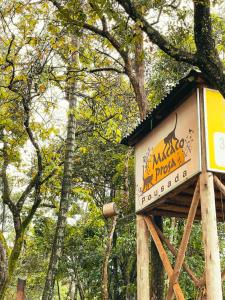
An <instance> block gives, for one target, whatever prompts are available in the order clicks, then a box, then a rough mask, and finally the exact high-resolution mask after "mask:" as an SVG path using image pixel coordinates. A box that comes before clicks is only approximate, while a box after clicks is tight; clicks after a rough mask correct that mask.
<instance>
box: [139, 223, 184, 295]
mask: <svg viewBox="0 0 225 300" xmlns="http://www.w3.org/2000/svg"><path fill="white" fill-rule="evenodd" d="M144 219H145V222H146V224H147V227H148V229H149V231H150V233H151V236H152V239H153V240H154V242H155V245H156V248H157V249H158V252H159V256H160V258H161V260H162V263H163V266H164V268H165V270H166V272H167V274H168V277H169V279H170V278H171V276H172V274H173V268H172V266H171V264H170V261H169V258H168V256H167V253H166V251H165V249H164V248H163V245H162V242H161V240H160V238H159V236H158V234H157V231H156V229H155V225H154V223H153V221H152V219H151V218H150V217H145V218H144ZM173 289H174V293H175V295H176V298H177V300H185V298H184V295H183V292H182V290H181V288H180V285H179V284H178V283H175V284H174V286H173Z"/></svg>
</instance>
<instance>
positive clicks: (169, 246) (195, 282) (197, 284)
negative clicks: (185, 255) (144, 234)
mask: <svg viewBox="0 0 225 300" xmlns="http://www.w3.org/2000/svg"><path fill="white" fill-rule="evenodd" d="M155 229H156V231H157V233H158V235H159V237H160V239H161V241H163V242H164V243H165V244H166V245H167V247H168V249H169V250H170V252H171V253H172V254H173V255H174V256H175V257H177V253H178V251H177V249H176V248H175V247H174V246H173V245H172V244H171V243H170V241H169V239H168V238H166V237H165V236H164V234H163V233H162V231H161V230H160V229H159V228H158V227H157V226H155ZM183 267H184V270H185V271H186V272H187V274H188V275H189V277H190V278H191V280H192V281H193V283H194V285H195V286H196V287H201V286H202V282H201V281H200V280H199V279H198V278H197V277H196V276H195V274H194V272H193V271H192V270H191V269H190V268H189V266H188V265H187V264H186V263H185V261H184V263H183Z"/></svg>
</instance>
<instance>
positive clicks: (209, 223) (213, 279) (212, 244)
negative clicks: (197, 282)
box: [200, 172, 222, 300]
mask: <svg viewBox="0 0 225 300" xmlns="http://www.w3.org/2000/svg"><path fill="white" fill-rule="evenodd" d="M200 197H201V212H202V233H203V243H204V250H205V264H206V290H207V300H215V299H216V300H222V285H221V271H220V255H219V242H218V235H217V223H216V206H215V193H214V184H213V174H212V173H210V172H204V173H202V174H201V175H200Z"/></svg>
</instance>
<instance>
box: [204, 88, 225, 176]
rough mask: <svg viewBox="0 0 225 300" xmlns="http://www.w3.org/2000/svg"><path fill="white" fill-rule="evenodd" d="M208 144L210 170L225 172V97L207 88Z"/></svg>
mask: <svg viewBox="0 0 225 300" xmlns="http://www.w3.org/2000/svg"><path fill="white" fill-rule="evenodd" d="M205 117H206V146H207V165H208V169H209V170H213V171H218V172H223V173H224V172H225V99H224V98H223V96H222V95H221V94H220V93H219V92H218V91H216V90H211V89H205Z"/></svg>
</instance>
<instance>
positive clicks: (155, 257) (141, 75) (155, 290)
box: [135, 30, 164, 300]
mask: <svg viewBox="0 0 225 300" xmlns="http://www.w3.org/2000/svg"><path fill="white" fill-rule="evenodd" d="M138 34H139V36H138V39H137V40H136V41H137V42H136V48H135V77H136V80H137V82H138V89H139V94H140V97H139V99H136V101H137V102H140V101H141V102H142V103H143V105H142V108H143V111H140V117H141V119H144V118H145V117H146V116H147V113H148V109H149V106H148V102H147V99H146V93H145V87H144V83H145V66H144V58H143V51H144V50H143V32H141V31H140V30H139V33H138ZM154 221H155V222H156V223H157V224H158V225H159V227H160V229H161V230H162V225H163V223H162V217H159V216H158V217H154ZM163 290H164V271H163V265H162V262H161V259H160V257H159V253H158V251H157V249H156V247H155V243H154V241H151V293H150V295H151V300H156V299H157V300H163Z"/></svg>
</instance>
